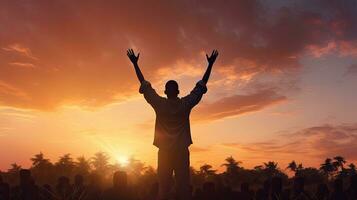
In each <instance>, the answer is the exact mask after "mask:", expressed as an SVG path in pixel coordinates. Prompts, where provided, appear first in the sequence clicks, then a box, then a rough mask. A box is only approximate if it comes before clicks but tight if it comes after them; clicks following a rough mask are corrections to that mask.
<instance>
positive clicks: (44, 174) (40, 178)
mask: <svg viewBox="0 0 357 200" xmlns="http://www.w3.org/2000/svg"><path fill="white" fill-rule="evenodd" d="M31 161H32V172H33V176H34V177H36V179H37V182H38V183H48V182H51V181H53V180H52V179H54V178H55V176H53V172H54V171H53V165H52V163H51V162H50V160H49V159H47V158H45V156H44V155H43V153H42V152H40V153H39V154H36V155H35V156H34V157H32V158H31Z"/></svg>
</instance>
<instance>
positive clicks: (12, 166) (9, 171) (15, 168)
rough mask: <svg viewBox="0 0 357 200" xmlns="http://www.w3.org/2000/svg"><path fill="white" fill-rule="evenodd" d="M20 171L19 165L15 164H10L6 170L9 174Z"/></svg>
mask: <svg viewBox="0 0 357 200" xmlns="http://www.w3.org/2000/svg"><path fill="white" fill-rule="evenodd" d="M21 169H22V168H21V165H18V164H17V163H12V164H11V168H10V169H8V170H7V172H8V173H10V174H18V173H19V172H20V170H21Z"/></svg>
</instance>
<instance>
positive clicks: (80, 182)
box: [74, 174, 84, 186]
mask: <svg viewBox="0 0 357 200" xmlns="http://www.w3.org/2000/svg"><path fill="white" fill-rule="evenodd" d="M83 183H84V179H83V176H82V175H80V174H77V175H76V176H75V177H74V185H76V186H81V185H83Z"/></svg>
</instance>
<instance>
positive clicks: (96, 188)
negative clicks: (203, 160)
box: [0, 169, 357, 200]
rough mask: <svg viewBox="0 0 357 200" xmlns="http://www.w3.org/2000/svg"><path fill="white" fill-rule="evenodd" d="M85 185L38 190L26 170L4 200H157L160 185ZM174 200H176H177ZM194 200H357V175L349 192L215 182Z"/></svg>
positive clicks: (2, 187)
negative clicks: (145, 188) (145, 189)
mask: <svg viewBox="0 0 357 200" xmlns="http://www.w3.org/2000/svg"><path fill="white" fill-rule="evenodd" d="M90 179H91V180H89V183H88V184H86V185H85V184H84V178H83V176H81V175H76V176H75V177H74V181H73V184H71V182H70V179H69V178H67V177H65V176H62V177H59V178H58V180H57V184H56V185H55V186H51V185H49V184H44V185H43V186H41V187H40V186H38V185H37V184H36V183H35V180H34V179H33V177H32V176H31V171H30V170H27V169H22V170H20V172H19V184H18V185H17V186H14V187H10V186H9V184H7V183H6V182H4V181H3V179H2V177H1V176H0V200H57V199H59V200H81V199H83V200H101V199H103V200H107V199H108V200H156V199H157V193H158V184H157V183H155V184H153V185H151V186H148V187H150V189H149V191H150V192H149V193H148V194H146V195H145V196H144V197H143V195H142V194H140V192H137V191H135V188H131V187H130V186H128V180H127V179H128V178H127V174H126V173H125V172H123V171H117V172H115V173H114V175H113V184H112V186H111V187H110V188H109V189H105V190H103V189H102V188H101V187H100V185H99V184H98V182H99V181H98V180H96V178H94V177H93V178H90ZM172 199H175V198H174V197H173V198H172ZM192 199H193V200H253V199H256V200H305V199H307V200H309V199H314V200H315V199H317V200H357V175H353V176H351V177H350V180H349V184H348V186H347V187H346V188H345V187H344V182H343V180H342V179H338V178H337V179H335V180H334V181H333V182H332V186H330V187H329V186H328V185H327V184H325V183H321V184H319V185H318V186H317V187H316V188H314V191H313V190H309V191H307V190H306V189H305V180H304V178H303V177H295V178H294V179H293V184H292V186H291V187H290V188H289V187H283V181H282V178H280V177H273V178H271V179H268V180H266V181H265V182H264V183H263V185H262V186H261V187H260V188H258V189H252V188H251V187H250V185H249V183H247V182H243V183H242V184H241V185H240V190H237V191H236V190H233V189H232V188H231V187H229V186H217V185H216V184H215V183H214V182H205V183H204V184H203V185H202V187H199V188H195V189H193V188H192Z"/></svg>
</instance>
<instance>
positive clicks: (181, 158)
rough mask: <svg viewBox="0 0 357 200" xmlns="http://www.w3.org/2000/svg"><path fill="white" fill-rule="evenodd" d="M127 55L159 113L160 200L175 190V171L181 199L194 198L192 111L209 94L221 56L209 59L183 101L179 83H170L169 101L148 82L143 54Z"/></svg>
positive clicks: (156, 135)
mask: <svg viewBox="0 0 357 200" xmlns="http://www.w3.org/2000/svg"><path fill="white" fill-rule="evenodd" d="M127 55H128V57H129V59H130V60H131V62H132V63H133V65H134V68H135V72H136V75H137V77H138V79H139V81H140V84H141V86H140V90H139V92H140V93H142V94H144V97H145V99H146V101H147V102H148V103H149V104H150V105H151V106H152V107H153V108H154V110H155V113H156V122H155V137H154V145H155V146H157V147H158V148H159V153H158V176H159V197H160V199H168V197H169V193H170V190H171V182H172V174H173V172H175V180H176V191H177V194H178V197H179V199H185V200H189V199H190V198H191V194H190V185H189V166H190V159H189V150H188V147H189V146H190V144H192V139H191V131H190V120H189V117H190V113H191V109H192V108H193V107H194V106H195V105H197V104H198V102H199V101H200V100H201V98H202V95H203V94H205V93H206V92H207V87H206V84H207V82H208V79H209V76H210V74H211V69H212V66H213V64H214V62H215V60H216V58H217V56H218V52H217V50H214V51H213V52H212V54H211V56H208V55H207V54H206V57H207V61H208V67H207V70H206V72H205V74H204V76H203V78H202V80H200V81H199V82H198V83H197V84H196V87H195V88H194V89H193V90H192V91H191V93H190V94H189V95H187V96H185V97H183V98H179V97H178V94H179V92H180V91H179V87H178V84H177V82H176V81H174V80H170V81H168V82H167V83H166V85H165V94H166V96H167V98H164V97H161V96H159V95H158V94H157V93H156V91H155V90H154V89H153V88H152V87H151V84H150V83H149V82H148V81H146V80H145V79H144V76H143V74H142V73H141V71H140V68H139V65H138V59H139V55H140V54H138V55H137V56H136V55H135V53H134V51H133V50H132V49H129V50H128V51H127Z"/></svg>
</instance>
